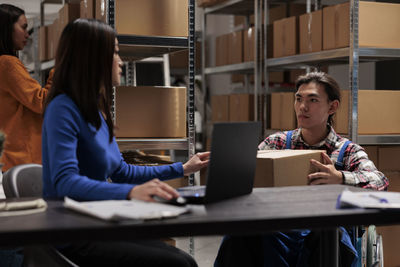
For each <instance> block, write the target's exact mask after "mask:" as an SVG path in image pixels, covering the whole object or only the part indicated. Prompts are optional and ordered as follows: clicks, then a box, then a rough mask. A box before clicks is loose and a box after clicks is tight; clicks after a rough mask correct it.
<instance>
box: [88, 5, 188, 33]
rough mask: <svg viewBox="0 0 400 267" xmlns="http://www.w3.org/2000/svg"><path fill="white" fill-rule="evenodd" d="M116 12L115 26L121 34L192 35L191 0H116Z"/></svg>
mask: <svg viewBox="0 0 400 267" xmlns="http://www.w3.org/2000/svg"><path fill="white" fill-rule="evenodd" d="M98 1H99V0H98ZM101 1H104V0H101ZM96 10H98V8H97V2H96ZM101 11H102V9H100V12H101ZM115 14H116V15H115V29H116V31H117V32H118V34H133V35H144V36H174V37H187V36H188V2H187V1H182V0H163V1H160V0H146V1H142V0H119V1H116V3H115ZM100 15H101V14H100ZM96 18H97V15H96Z"/></svg>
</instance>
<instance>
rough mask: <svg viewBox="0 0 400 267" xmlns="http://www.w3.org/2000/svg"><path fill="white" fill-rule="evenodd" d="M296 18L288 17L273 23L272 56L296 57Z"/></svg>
mask: <svg viewBox="0 0 400 267" xmlns="http://www.w3.org/2000/svg"><path fill="white" fill-rule="evenodd" d="M298 26H299V22H298V18H297V17H289V18H284V19H281V20H277V21H275V22H274V30H273V35H274V37H273V42H274V45H273V56H274V57H285V56H293V55H296V54H297V53H298V51H299V39H298V32H299V30H298Z"/></svg>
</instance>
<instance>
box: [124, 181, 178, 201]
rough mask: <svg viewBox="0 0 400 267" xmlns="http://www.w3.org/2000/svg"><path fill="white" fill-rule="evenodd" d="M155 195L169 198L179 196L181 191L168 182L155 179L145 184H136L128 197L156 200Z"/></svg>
mask: <svg viewBox="0 0 400 267" xmlns="http://www.w3.org/2000/svg"><path fill="white" fill-rule="evenodd" d="M153 196H159V197H161V198H163V199H167V200H169V199H172V198H177V197H179V193H178V192H177V191H176V190H175V189H174V188H172V187H171V186H169V185H168V184H166V183H164V182H161V181H160V180H158V179H153V180H151V181H148V182H146V183H144V184H140V185H136V186H134V187H133V188H132V189H131V191H130V192H129V194H128V199H132V198H135V199H140V200H144V201H152V202H154V201H155V200H154V199H153Z"/></svg>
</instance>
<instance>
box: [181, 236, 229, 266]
mask: <svg viewBox="0 0 400 267" xmlns="http://www.w3.org/2000/svg"><path fill="white" fill-rule="evenodd" d="M174 239H175V240H176V246H177V247H178V248H180V249H182V250H184V251H186V252H187V253H189V238H188V237H185V238H181V237H180V238H174ZM221 240H222V236H206V237H194V258H195V260H196V262H197V264H198V265H199V267H211V266H213V265H214V260H215V257H216V256H217V252H218V248H219V245H220V244H221Z"/></svg>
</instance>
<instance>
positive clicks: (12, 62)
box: [0, 4, 52, 171]
mask: <svg viewBox="0 0 400 267" xmlns="http://www.w3.org/2000/svg"><path fill="white" fill-rule="evenodd" d="M0 25H1V26H0V103H1V104H0V130H2V131H3V132H4V133H5V134H6V136H7V139H6V140H7V141H6V143H5V144H4V151H3V155H2V157H1V158H0V162H2V163H4V167H3V171H6V170H8V169H9V168H11V167H13V166H15V165H19V164H23V163H38V164H40V163H41V162H42V152H41V131H42V121H43V117H42V114H43V109H44V101H45V98H46V95H47V92H48V89H49V88H50V85H51V78H49V80H48V82H47V85H46V87H45V88H42V86H41V85H40V84H39V83H38V82H37V81H36V80H35V79H33V78H32V77H31V76H30V75H29V72H28V71H27V69H26V68H25V66H24V65H23V64H22V62H21V61H20V60H19V59H18V57H17V52H18V51H19V50H22V49H23V48H24V47H25V45H26V43H27V40H28V37H29V35H28V31H27V28H28V23H27V20H26V17H25V12H24V11H23V10H22V9H20V8H18V7H15V6H13V5H8V4H1V5H0ZM51 76H52V73H50V77H51Z"/></svg>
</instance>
